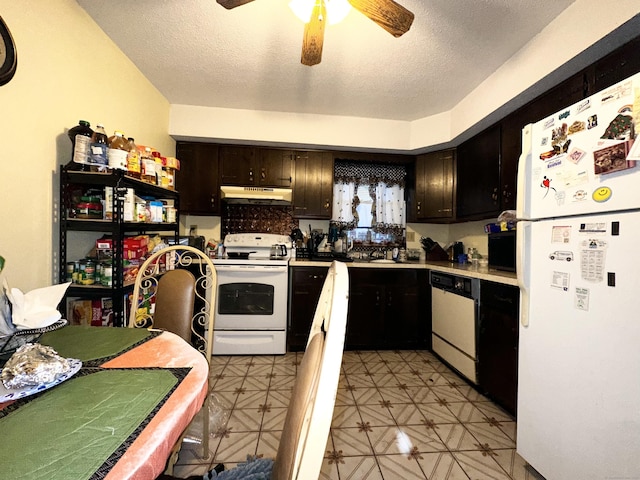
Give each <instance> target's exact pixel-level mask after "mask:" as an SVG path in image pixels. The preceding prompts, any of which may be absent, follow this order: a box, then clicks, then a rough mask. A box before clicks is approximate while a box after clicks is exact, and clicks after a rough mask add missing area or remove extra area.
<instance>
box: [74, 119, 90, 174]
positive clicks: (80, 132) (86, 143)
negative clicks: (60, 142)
mask: <svg viewBox="0 0 640 480" xmlns="http://www.w3.org/2000/svg"><path fill="white" fill-rule="evenodd" d="M68 133H69V138H70V139H71V161H72V162H73V163H77V164H78V165H82V166H85V165H88V163H89V151H90V147H91V136H92V135H93V130H92V129H91V124H90V123H89V122H87V121H86V120H80V121H79V122H78V125H76V126H75V127H73V128H70V129H69V132H68Z"/></svg>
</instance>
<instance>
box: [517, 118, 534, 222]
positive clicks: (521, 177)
mask: <svg viewBox="0 0 640 480" xmlns="http://www.w3.org/2000/svg"><path fill="white" fill-rule="evenodd" d="M532 127H533V125H532V124H529V125H526V126H525V127H524V128H523V129H522V153H521V155H520V158H519V159H518V184H517V187H516V217H517V218H518V219H525V220H527V219H529V218H531V216H530V215H531V212H530V202H529V201H528V198H529V196H530V195H531V178H530V177H531V176H530V175H529V174H528V170H527V166H528V164H529V163H530V162H531V129H532Z"/></svg>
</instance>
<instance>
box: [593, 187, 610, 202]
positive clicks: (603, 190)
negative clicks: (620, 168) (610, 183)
mask: <svg viewBox="0 0 640 480" xmlns="http://www.w3.org/2000/svg"><path fill="white" fill-rule="evenodd" d="M611 193H612V192H611V189H610V188H609V187H600V188H596V189H595V190H594V191H593V193H592V194H591V198H593V200H594V201H596V202H598V203H602V202H606V201H607V200H609V199H610V198H611Z"/></svg>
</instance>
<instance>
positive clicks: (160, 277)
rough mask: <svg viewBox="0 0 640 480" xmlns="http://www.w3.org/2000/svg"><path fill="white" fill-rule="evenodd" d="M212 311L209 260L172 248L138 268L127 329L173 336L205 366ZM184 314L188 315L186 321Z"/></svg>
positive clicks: (212, 275) (186, 248)
mask: <svg viewBox="0 0 640 480" xmlns="http://www.w3.org/2000/svg"><path fill="white" fill-rule="evenodd" d="M189 274H190V276H189ZM215 307H216V270H215V267H214V266H213V263H212V262H211V259H210V258H209V257H208V256H207V255H205V254H204V252H202V251H200V250H198V249H197V248H193V247H189V246H185V245H174V246H170V247H166V248H163V249H162V250H159V251H157V252H155V253H154V254H152V255H150V256H149V258H147V259H146V260H145V261H144V263H143V264H142V265H141V266H140V269H139V271H138V274H137V276H136V280H135V283H134V286H133V293H132V297H131V309H130V313H129V327H132V328H160V329H165V330H169V331H171V332H173V333H176V334H178V335H180V336H181V337H182V338H184V339H185V340H187V341H188V342H190V343H191V344H192V345H193V346H194V347H195V348H197V349H198V350H199V351H200V352H201V353H202V354H203V355H205V357H206V359H207V362H209V361H211V349H212V347H213V325H214V314H215ZM188 311H190V312H191V314H190V316H188V317H187V312H188ZM178 317H180V318H182V320H180V318H178ZM185 318H188V320H184V319H185ZM185 323H186V325H185ZM180 324H181V325H180Z"/></svg>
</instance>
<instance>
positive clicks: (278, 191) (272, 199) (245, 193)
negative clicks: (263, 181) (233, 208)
mask: <svg viewBox="0 0 640 480" xmlns="http://www.w3.org/2000/svg"><path fill="white" fill-rule="evenodd" d="M220 194H221V195H220V196H221V198H222V200H224V201H226V202H227V203H245V204H257V205H291V197H292V190H291V189H290V188H270V187H235V186H225V187H220Z"/></svg>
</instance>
